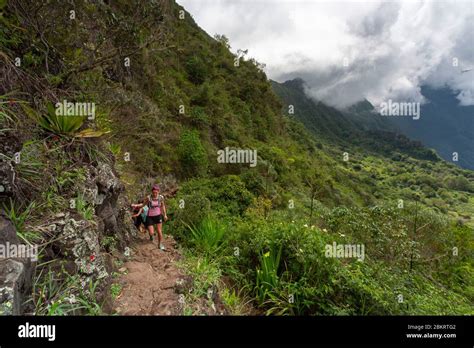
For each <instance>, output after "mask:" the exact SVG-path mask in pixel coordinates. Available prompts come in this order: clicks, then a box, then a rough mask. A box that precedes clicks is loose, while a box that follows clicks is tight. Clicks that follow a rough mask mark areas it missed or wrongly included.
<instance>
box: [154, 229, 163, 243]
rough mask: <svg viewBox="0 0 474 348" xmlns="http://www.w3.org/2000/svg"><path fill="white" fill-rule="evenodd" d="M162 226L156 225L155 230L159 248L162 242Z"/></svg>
mask: <svg viewBox="0 0 474 348" xmlns="http://www.w3.org/2000/svg"><path fill="white" fill-rule="evenodd" d="M162 226H163V224H157V225H156V227H157V230H158V245H160V246H161V243H162V242H163V233H162Z"/></svg>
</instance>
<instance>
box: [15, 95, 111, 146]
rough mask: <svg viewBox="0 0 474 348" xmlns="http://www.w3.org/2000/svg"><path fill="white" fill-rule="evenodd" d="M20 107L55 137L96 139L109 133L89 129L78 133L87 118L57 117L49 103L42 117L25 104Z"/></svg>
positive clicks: (75, 116) (77, 116)
mask: <svg viewBox="0 0 474 348" xmlns="http://www.w3.org/2000/svg"><path fill="white" fill-rule="evenodd" d="M22 107H23V110H24V111H25V113H26V114H27V115H28V116H29V117H30V118H31V119H33V120H34V121H35V122H36V123H37V124H38V125H40V126H41V127H42V128H44V129H45V130H47V131H49V132H51V133H53V134H56V135H61V136H70V137H77V138H96V137H100V136H102V135H104V134H107V133H109V131H107V132H104V131H101V130H94V129H90V128H87V129H84V130H82V131H80V132H79V129H80V128H81V127H82V126H83V124H84V122H85V121H86V119H87V116H79V115H73V116H71V115H67V116H65V115H57V114H56V110H55V109H54V106H53V104H52V103H50V102H49V103H48V104H47V106H46V107H47V113H46V114H44V115H40V114H38V112H36V111H35V110H34V109H32V108H31V107H29V106H27V105H25V104H22Z"/></svg>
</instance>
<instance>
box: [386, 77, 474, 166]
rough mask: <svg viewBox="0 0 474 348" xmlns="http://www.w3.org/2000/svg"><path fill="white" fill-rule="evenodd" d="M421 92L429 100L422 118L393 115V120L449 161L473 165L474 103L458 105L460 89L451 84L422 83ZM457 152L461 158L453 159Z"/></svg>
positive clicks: (403, 129) (404, 130)
mask: <svg viewBox="0 0 474 348" xmlns="http://www.w3.org/2000/svg"><path fill="white" fill-rule="evenodd" d="M421 93H422V95H423V96H424V97H425V98H426V100H427V102H426V103H424V104H422V105H421V117H420V119H419V120H413V119H411V118H406V117H392V118H391V120H390V121H391V122H392V123H393V124H395V125H396V126H397V127H398V128H399V129H400V131H401V132H403V133H404V134H406V135H408V136H409V137H410V138H412V139H417V140H420V141H421V142H423V144H425V145H426V146H428V147H431V148H433V149H435V150H436V151H437V152H438V153H439V154H440V156H441V157H443V158H444V159H445V160H446V161H448V162H452V163H455V164H458V165H460V166H461V167H464V168H469V169H474V106H472V105H469V106H461V105H459V100H458V99H457V98H456V95H457V93H455V92H453V91H452V90H451V89H449V88H440V89H433V88H431V87H428V86H423V87H422V89H421ZM456 153H457V156H458V161H453V158H455V157H456Z"/></svg>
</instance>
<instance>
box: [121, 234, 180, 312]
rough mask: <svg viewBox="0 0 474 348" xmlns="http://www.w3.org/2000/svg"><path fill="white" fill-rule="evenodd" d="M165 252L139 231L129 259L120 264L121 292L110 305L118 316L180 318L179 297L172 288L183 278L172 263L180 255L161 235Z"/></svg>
mask: <svg viewBox="0 0 474 348" xmlns="http://www.w3.org/2000/svg"><path fill="white" fill-rule="evenodd" d="M164 245H165V247H166V251H161V250H160V249H159V248H158V242H157V240H156V239H155V241H154V242H151V241H150V240H149V239H148V236H147V235H145V234H144V233H141V232H139V236H138V238H137V239H136V240H135V243H134V245H132V248H131V250H132V253H131V255H132V257H131V260H130V261H128V262H126V263H125V264H124V265H123V268H125V270H124V269H121V270H122V271H123V274H122V276H121V277H120V280H119V282H120V284H121V285H122V291H121V293H120V294H119V295H118V297H117V298H116V300H115V301H114V304H113V309H114V311H115V312H116V313H117V314H120V315H180V314H182V310H181V309H180V308H181V307H180V304H179V302H178V299H179V297H178V296H179V295H178V293H177V292H176V291H175V286H176V284H177V282H178V280H179V279H181V278H183V274H182V272H181V271H180V270H179V269H178V268H177V266H176V264H175V262H176V261H177V260H179V259H180V257H181V255H180V253H179V252H178V250H177V249H176V242H175V241H174V239H173V238H172V237H171V236H170V235H165V237H164Z"/></svg>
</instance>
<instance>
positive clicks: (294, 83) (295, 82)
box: [282, 77, 306, 91]
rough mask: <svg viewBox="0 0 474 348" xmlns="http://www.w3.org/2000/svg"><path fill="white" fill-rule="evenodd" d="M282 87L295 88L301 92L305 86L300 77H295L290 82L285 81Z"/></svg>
mask: <svg viewBox="0 0 474 348" xmlns="http://www.w3.org/2000/svg"><path fill="white" fill-rule="evenodd" d="M282 85H284V86H285V87H289V88H295V89H299V90H301V91H303V90H304V86H305V85H306V81H305V80H303V79H302V78H301V77H296V78H294V79H292V80H287V81H285V82H283V83H282Z"/></svg>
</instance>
